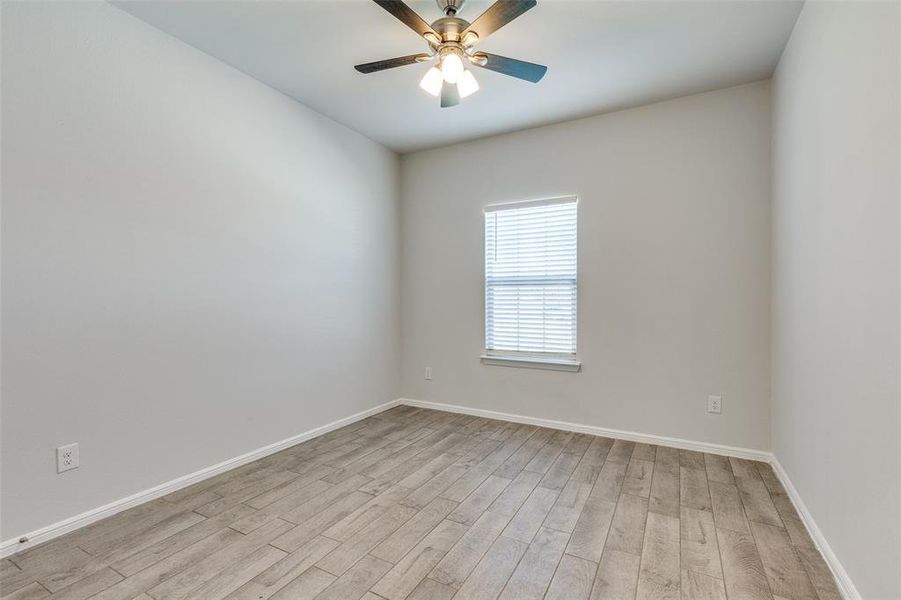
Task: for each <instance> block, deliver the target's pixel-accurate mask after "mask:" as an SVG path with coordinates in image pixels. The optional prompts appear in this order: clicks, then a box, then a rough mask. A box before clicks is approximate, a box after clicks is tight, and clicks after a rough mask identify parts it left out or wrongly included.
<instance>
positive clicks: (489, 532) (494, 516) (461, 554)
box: [429, 510, 510, 589]
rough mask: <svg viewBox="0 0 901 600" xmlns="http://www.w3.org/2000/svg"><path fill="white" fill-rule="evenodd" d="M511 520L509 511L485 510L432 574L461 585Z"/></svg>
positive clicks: (438, 578)
mask: <svg viewBox="0 0 901 600" xmlns="http://www.w3.org/2000/svg"><path fill="white" fill-rule="evenodd" d="M509 521H510V517H508V516H506V515H502V514H500V513H495V512H492V511H490V510H489V511H485V513H484V514H482V516H481V517H479V520H478V521H476V522H475V524H473V526H472V527H470V529H469V531H467V532H466V534H465V535H463V537H461V538H460V540H459V541H458V542H457V543H456V544H454V546H453V548H451V549H450V550H449V551H448V553H447V554H446V555H445V556H444V558H442V559H441V560H440V561H439V562H438V564H437V565H435V568H434V569H432V570H431V572H430V573H429V578H431V579H434V580H435V581H437V582H438V583H443V584H444V585H448V586H450V587H452V588H455V589H457V588H459V587H460V586H461V585H463V582H464V581H465V580H466V578H467V577H468V576H469V574H470V573H471V572H472V570H473V569H474V568H475V566H476V565H477V564H478V563H479V561H480V560H482V556H483V555H484V554H485V552H487V551H488V548H489V547H490V546H491V544H492V543H494V540H495V538H497V537H498V536H499V535H500V534H501V531H503V530H504V527H506V526H507V523H508V522H509Z"/></svg>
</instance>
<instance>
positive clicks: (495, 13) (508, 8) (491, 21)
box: [461, 0, 538, 40]
mask: <svg viewBox="0 0 901 600" xmlns="http://www.w3.org/2000/svg"><path fill="white" fill-rule="evenodd" d="M536 4H538V0H497V2H495V3H494V4H492V5H491V6H489V7H488V10H486V11H485V12H483V13H482V14H481V15H479V18H478V19H476V20H475V21H473V22H472V24H471V25H470V26H469V28H468V29H467V30H466V31H473V32H475V33H476V34H477V35H478V36H479V39H480V40H484V39H485V38H486V37H488V36H489V35H491V34H492V33H494V32H495V31H497V30H498V29H500V28H501V27H503V26H504V25H506V24H507V23H509V22H510V21H512V20H513V19H515V18H516V17H518V16H519V15H521V14H522V13H524V12H526V11H527V10H529V9H530V8H534V7H535V5H536ZM466 31H464V32H463V33H462V34H461V36H462V35H466Z"/></svg>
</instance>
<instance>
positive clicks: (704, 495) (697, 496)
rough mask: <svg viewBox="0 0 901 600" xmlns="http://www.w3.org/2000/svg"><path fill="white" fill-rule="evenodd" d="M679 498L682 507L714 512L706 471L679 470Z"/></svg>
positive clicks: (683, 468) (684, 468)
mask: <svg viewBox="0 0 901 600" xmlns="http://www.w3.org/2000/svg"><path fill="white" fill-rule="evenodd" d="M701 456H702V460H703V455H701ZM679 498H680V502H681V504H682V506H688V507H689V508H697V509H699V510H712V507H711V504H710V491H709V490H708V486H707V471H706V469H689V468H686V467H682V468H680V469H679Z"/></svg>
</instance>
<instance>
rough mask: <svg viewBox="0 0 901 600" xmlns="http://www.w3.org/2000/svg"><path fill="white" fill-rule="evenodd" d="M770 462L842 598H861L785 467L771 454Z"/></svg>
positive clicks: (853, 599)
mask: <svg viewBox="0 0 901 600" xmlns="http://www.w3.org/2000/svg"><path fill="white" fill-rule="evenodd" d="M770 464H771V465H772V467H773V471H774V472H775V473H776V477H778V478H779V481H780V482H781V483H782V487H784V488H785V491H786V492H788V497H789V498H791V501H792V504H794V505H795V510H797V511H798V515H799V516H800V517H801V521H802V522H803V523H804V526H805V527H806V528H807V533H809V534H810V539H812V540H813V543H814V544H815V545H816V547H817V550H819V551H820V554H822V555H823V559H824V560H825V561H826V564H827V565H829V569H830V570H831V571H832V576H833V577H834V578H835V582H836V584H837V585H838V588H839V591H840V592H841V594H842V598H844V599H845V600H863V596H861V595H860V592H858V591H857V588H856V587H855V586H854V582H853V581H851V577H849V576H848V572H847V571H845V568H844V567H843V566H842V563H841V562H839V560H838V557H837V556H836V555H835V552H833V551H832V548H831V547H830V546H829V542H827V541H826V537H825V536H824V535H823V532H822V531H820V528H819V527H817V524H816V521H814V520H813V515H811V514H810V511H809V510H807V506H806V505H805V504H804V501H803V500H802V499H801V495H800V494H799V493H798V490H797V489H796V488H795V486H794V484H792V482H791V479H789V477H788V473H786V471H785V469H784V468H782V464H781V463H780V462H779V459H778V458H776V457H775V456H773V459H772V460H771V461H770Z"/></svg>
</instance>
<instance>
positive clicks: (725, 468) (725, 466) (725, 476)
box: [704, 454, 735, 483]
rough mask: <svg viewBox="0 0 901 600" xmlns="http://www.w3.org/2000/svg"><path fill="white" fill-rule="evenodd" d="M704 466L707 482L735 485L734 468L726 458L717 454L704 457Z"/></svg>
mask: <svg viewBox="0 0 901 600" xmlns="http://www.w3.org/2000/svg"><path fill="white" fill-rule="evenodd" d="M704 466H705V468H706V470H707V481H711V482H712V481H716V482H718V483H735V477H734V476H733V475H732V466H731V464H730V463H729V459H728V458H726V457H725V456H719V455H716V454H705V455H704Z"/></svg>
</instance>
